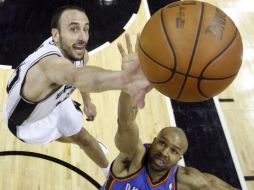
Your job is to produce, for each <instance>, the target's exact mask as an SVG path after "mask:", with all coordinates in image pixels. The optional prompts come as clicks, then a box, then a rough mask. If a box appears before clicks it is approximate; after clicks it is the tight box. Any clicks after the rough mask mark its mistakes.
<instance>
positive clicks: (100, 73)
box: [40, 51, 150, 108]
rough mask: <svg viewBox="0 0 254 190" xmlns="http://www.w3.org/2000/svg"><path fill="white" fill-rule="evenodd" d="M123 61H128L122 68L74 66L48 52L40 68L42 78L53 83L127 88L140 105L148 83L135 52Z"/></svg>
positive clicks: (94, 89)
mask: <svg viewBox="0 0 254 190" xmlns="http://www.w3.org/2000/svg"><path fill="white" fill-rule="evenodd" d="M120 52H121V51H120ZM121 53H122V52H121ZM125 62H128V63H129V65H128V66H127V67H125V68H124V69H123V70H122V71H111V70H105V69H102V68H99V67H95V66H86V67H85V68H84V67H83V68H82V67H81V68H78V67H75V66H73V64H72V63H71V62H70V61H69V60H68V59H66V58H62V57H58V56H56V55H52V56H48V57H46V58H44V59H43V60H41V61H40V68H41V70H42V72H43V73H44V74H45V76H46V78H48V80H50V81H52V82H53V83H56V84H59V85H63V84H66V85H72V86H75V87H76V88H78V89H79V90H80V91H81V92H85V93H87V92H102V91H106V90H125V91H128V92H129V93H130V94H131V95H132V96H133V97H134V100H135V102H136V103H137V105H138V107H141V108H142V107H144V97H145V94H146V89H147V88H148V86H149V85H150V84H149V82H148V81H147V80H146V79H145V77H144V75H143V74H140V73H141V70H140V67H139V60H138V57H137V55H136V56H133V57H132V59H127V60H125Z"/></svg>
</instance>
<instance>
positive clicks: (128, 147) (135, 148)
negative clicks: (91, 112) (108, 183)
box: [113, 35, 149, 177]
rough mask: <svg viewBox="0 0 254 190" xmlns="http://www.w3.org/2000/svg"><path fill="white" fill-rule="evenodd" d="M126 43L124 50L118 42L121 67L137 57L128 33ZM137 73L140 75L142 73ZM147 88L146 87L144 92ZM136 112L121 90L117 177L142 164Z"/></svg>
mask: <svg viewBox="0 0 254 190" xmlns="http://www.w3.org/2000/svg"><path fill="white" fill-rule="evenodd" d="M126 45H127V50H128V52H125V50H124V48H123V47H122V45H121V44H118V48H119V51H120V53H121V55H122V59H123V65H122V69H125V67H128V65H129V64H130V62H131V60H133V59H137V54H136V53H135V52H133V51H132V45H131V42H130V37H129V35H126ZM139 74H140V76H141V77H142V73H139ZM148 86H149V85H148ZM147 90H148V89H147V88H146V89H145V91H144V92H145V93H146V92H147ZM145 93H144V94H145ZM137 94H139V92H137ZM137 112H138V109H137V106H136V103H135V102H134V100H133V98H132V97H131V96H130V95H129V94H127V93H125V92H123V91H122V92H121V94H120V97H119V102H118V119H117V122H118V129H117V133H116V135H115V144H116V147H117V148H118V150H119V151H120V153H119V155H118V156H117V158H116V159H115V161H114V165H113V172H114V174H115V175H117V176H118V177H125V176H128V175H130V174H133V173H134V172H136V171H137V170H138V169H139V168H140V167H141V166H142V159H143V156H144V154H145V148H144V146H143V144H142V142H141V140H140V139H139V129H138V126H137V123H136V116H137Z"/></svg>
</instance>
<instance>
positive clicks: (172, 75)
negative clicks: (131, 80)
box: [139, 43, 173, 84]
mask: <svg viewBox="0 0 254 190" xmlns="http://www.w3.org/2000/svg"><path fill="white" fill-rule="evenodd" d="M139 47H140V49H141V51H142V52H143V53H144V54H145V55H146V56H147V57H148V58H149V59H151V60H152V61H153V62H155V63H157V64H158V65H159V66H161V67H163V68H165V69H166V70H169V71H171V69H170V68H167V67H166V66H165V65H162V64H161V63H159V62H158V61H156V60H155V59H153V58H152V57H151V56H150V55H149V54H148V53H146V52H145V50H144V49H143V47H142V46H141V44H140V43H139ZM172 77H173V75H171V76H170V77H169V78H168V79H166V80H165V81H161V82H155V81H151V80H149V82H151V83H158V84H160V83H165V82H168V81H170V80H171V78H172Z"/></svg>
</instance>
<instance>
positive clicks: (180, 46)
mask: <svg viewBox="0 0 254 190" xmlns="http://www.w3.org/2000/svg"><path fill="white" fill-rule="evenodd" d="M138 53H139V59H140V64H141V68H142V70H143V72H144V74H145V76H146V77H147V79H148V80H149V81H150V83H151V84H152V85H153V86H154V87H155V88H156V89H157V90H158V91H160V92H161V93H162V94H164V95H166V96H168V97H170V98H172V99H174V100H178V101H183V102H199V101H205V100H207V99H209V98H212V97H214V96H216V95H217V94H219V93H220V92H222V91H223V90H224V89H225V88H226V87H228V86H229V85H230V84H231V82H232V81H233V80H234V79H235V77H236V75H237V73H238V72H239V69H240V67H241V63H242V54H243V45H242V40H241V36H240V33H239V31H238V29H237V27H236V25H235V24H234V22H233V21H232V20H231V19H230V17H229V16H227V15H226V14H225V13H224V12H223V11H222V10H220V9H219V8H218V7H216V6H213V5H211V4H208V3H205V2H201V1H179V2H176V3H172V4H169V5H167V6H165V7H163V8H162V9H160V10H158V11H157V12H156V13H155V14H154V15H152V17H151V18H150V19H149V21H148V22H147V23H146V25H145V26H144V28H143V30H142V33H141V36H140V42H139V50H138Z"/></svg>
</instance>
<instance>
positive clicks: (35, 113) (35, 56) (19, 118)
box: [4, 37, 83, 135]
mask: <svg viewBox="0 0 254 190" xmlns="http://www.w3.org/2000/svg"><path fill="white" fill-rule="evenodd" d="M49 55H58V56H60V57H64V56H63V54H62V53H61V51H60V50H59V48H58V47H57V46H56V45H55V43H54V41H53V40H52V37H50V38H48V39H47V40H45V41H44V42H43V43H42V45H41V46H40V47H39V48H38V49H37V50H36V51H35V52H34V53H32V54H30V55H29V56H28V57H27V58H26V59H25V60H24V61H23V62H22V63H21V64H20V65H19V66H18V68H17V69H16V70H15V72H14V73H13V75H12V76H11V77H10V79H9V82H8V85H7V93H8V98H7V101H6V106H5V110H4V111H5V115H6V117H7V118H5V120H7V121H8V126H9V128H10V130H11V131H12V133H13V134H14V135H16V126H19V125H25V124H28V123H32V122H35V121H38V120H40V119H42V118H44V117H45V116H47V115H48V114H49V113H50V112H51V111H52V110H53V109H54V107H56V106H57V105H58V104H59V103H61V102H62V101H64V100H65V99H66V98H68V97H69V96H70V94H71V93H72V92H73V91H74V90H75V87H73V86H68V85H62V86H61V87H60V88H59V89H58V90H56V91H55V92H54V93H52V94H50V95H48V96H47V97H46V98H44V99H43V100H41V101H40V102H31V101H28V100H26V99H25V98H24V97H22V95H21V89H22V86H23V85H24V80H25V78H26V74H27V72H28V70H29V69H30V68H31V67H33V66H34V65H35V64H37V63H38V62H39V61H40V60H41V59H43V58H45V57H46V56H49ZM74 65H75V66H76V67H82V66H83V61H75V62H74Z"/></svg>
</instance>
